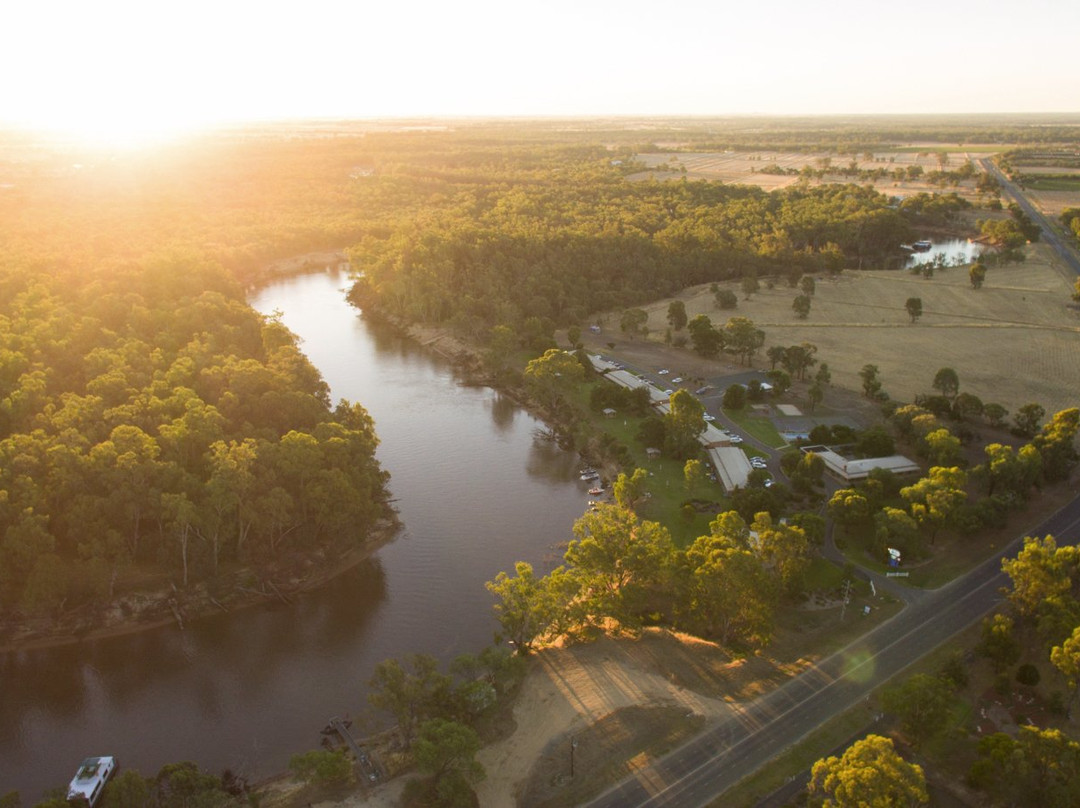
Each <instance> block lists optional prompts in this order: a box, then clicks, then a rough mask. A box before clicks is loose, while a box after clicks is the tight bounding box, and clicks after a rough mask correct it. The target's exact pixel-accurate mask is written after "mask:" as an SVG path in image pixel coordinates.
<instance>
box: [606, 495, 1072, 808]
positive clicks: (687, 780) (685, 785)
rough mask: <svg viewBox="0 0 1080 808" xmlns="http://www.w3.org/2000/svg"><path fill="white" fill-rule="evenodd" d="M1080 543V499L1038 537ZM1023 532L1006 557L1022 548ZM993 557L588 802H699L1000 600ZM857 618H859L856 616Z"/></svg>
mask: <svg viewBox="0 0 1080 808" xmlns="http://www.w3.org/2000/svg"><path fill="white" fill-rule="evenodd" d="M1045 534H1053V535H1054V536H1056V537H1057V538H1058V541H1059V542H1064V541H1069V542H1077V541H1080V496H1078V497H1077V498H1076V499H1074V500H1072V501H1071V502H1070V503H1069V504H1068V505H1066V506H1065V507H1064V508H1062V509H1061V510H1060V511H1058V512H1057V513H1056V514H1054V515H1053V516H1051V517H1050V518H1048V519H1047V520H1046V521H1045V522H1043V523H1042V524H1041V525H1039V527H1038V528H1037V529H1035V530H1034V531H1033V535H1039V536H1041V535H1045ZM1021 543H1022V539H1020V538H1017V539H1016V540H1015V541H1013V542H1012V543H1011V544H1010V545H1009V546H1008V547H1007V548H1005V551H1004V553H1003V555H1006V556H1011V555H1014V554H1015V553H1016V552H1017V551H1018V550H1019V549H1020V546H1021ZM1000 559H1001V556H997V555H995V556H994V557H993V558H991V559H989V560H988V561H986V562H985V563H983V564H982V565H980V566H979V567H978V568H976V569H975V570H973V571H972V572H970V573H968V574H967V575H966V576H964V577H963V578H960V579H957V580H955V581H953V582H952V583H950V584H948V585H947V586H945V587H942V588H941V589H938V590H935V591H933V592H930V593H928V594H927V596H926V597H924V598H922V599H920V600H918V601H917V602H915V603H912V604H911V605H909V606H908V607H907V608H905V609H904V610H903V611H902V612H900V613H899V614H897V615H896V616H895V617H893V618H892V619H890V620H889V621H888V622H886V623H884V624H882V625H881V626H879V627H878V628H876V629H875V630H873V631H871V632H870V633H868V634H867V635H865V636H864V637H862V638H860V639H859V640H857V641H855V642H853V643H852V644H851V645H849V646H848V647H847V648H845V649H843V650H842V651H839V652H837V653H836V654H833V655H832V656H830V657H828V658H827V659H825V660H823V661H822V662H821V663H820V664H818V665H816V666H814V667H813V668H811V669H810V670H808V671H806V672H805V673H803V674H801V675H800V676H798V677H796V678H795V679H792V680H791V681H789V682H787V683H786V684H785V685H784V686H783V687H780V688H778V689H777V690H774V691H772V692H771V693H769V694H768V695H766V696H764V697H762V698H760V699H758V700H757V701H754V702H751V703H749V704H746V705H742V706H739V707H737V708H736V712H734V713H733V714H732V715H731V716H730V717H729V718H727V719H725V720H723V721H721V722H720V723H718V724H715V725H713V726H712V727H711V728H710V729H708V730H706V731H705V732H704V733H703V734H702V735H700V736H698V737H697V738H695V739H694V740H692V741H690V742H689V743H687V744H685V745H684V746H682V747H681V748H679V749H677V750H676V751H674V752H672V753H671V754H669V755H667V756H665V757H664V758H662V759H660V760H659V761H657V762H656V763H655V764H653V765H651V766H649V767H647V768H645V769H643V770H640V771H638V772H637V773H636V774H635V775H634V776H633V777H632V778H630V779H628V780H624V781H623V782H622V783H620V784H618V785H617V786H614V787H613V788H611V789H610V790H608V791H607V792H605V793H604V794H602V795H601V796H600V797H598V798H597V799H595V800H593V801H592V802H591V803H589V804H588V805H589V806H590V808H636V807H638V806H649V807H650V808H652V807H653V806H665V807H670V806H680V808H699V807H700V806H704V805H707V804H708V803H709V802H710V801H712V800H713V799H715V798H716V797H717V796H719V795H721V794H723V793H724V792H725V791H726V790H727V789H729V788H731V787H732V786H734V785H735V784H736V783H738V782H739V781H740V780H742V779H743V778H744V777H746V776H747V775H749V774H751V773H753V772H754V771H757V770H758V769H759V768H761V767H762V766H763V765H764V764H765V763H767V762H768V761H769V760H771V759H772V758H773V757H774V756H776V755H777V754H779V753H780V752H782V751H783V750H784V749H786V748H787V747H788V746H790V745H791V744H793V743H795V742H796V741H798V740H799V739H801V738H802V737H804V736H805V735H806V734H808V733H809V732H811V731H812V730H814V729H816V728H817V727H818V726H820V725H821V724H822V723H824V722H825V721H827V720H828V719H830V718H831V717H833V716H834V715H836V714H838V713H841V712H843V711H844V710H846V709H848V708H850V707H852V706H854V705H855V704H857V703H858V702H859V701H860V700H861V699H864V698H866V697H867V696H868V695H869V694H870V693H871V692H872V691H873V690H874V689H875V688H877V687H878V686H880V685H881V684H883V683H884V682H886V681H887V680H888V679H890V678H891V677H893V676H895V675H896V674H897V673H899V672H900V671H902V670H903V669H904V668H905V667H907V666H908V665H909V664H911V663H912V662H914V661H915V660H917V659H918V658H920V657H922V656H923V655H925V654H926V653H928V652H929V651H931V650H933V649H934V648H936V647H937V646H939V645H941V644H943V643H944V642H946V641H947V640H948V639H949V638H950V637H952V636H954V635H955V634H957V633H958V632H960V631H962V630H964V629H965V628H967V627H968V626H970V625H972V624H973V623H975V622H976V621H978V620H979V619H980V618H981V617H983V616H984V615H986V613H987V612H989V611H990V610H991V609H993V608H994V607H996V606H997V605H998V604H999V603H1000V602H1001V600H1002V594H1001V589H1002V587H1003V586H1005V585H1006V584H1007V583H1008V578H1007V577H1006V576H1005V575H1004V573H1002V572H1001V560H1000ZM853 619H858V618H857V617H854V618H853Z"/></svg>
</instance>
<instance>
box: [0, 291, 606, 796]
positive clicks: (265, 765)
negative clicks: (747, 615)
mask: <svg viewBox="0 0 1080 808" xmlns="http://www.w3.org/2000/svg"><path fill="white" fill-rule="evenodd" d="M346 283H347V279H346V278H345V277H344V276H341V275H334V274H315V275H306V276H303V277H300V278H293V279H288V280H283V281H281V282H279V283H276V284H274V285H272V286H270V287H267V288H265V289H263V290H261V291H259V292H258V293H256V294H254V295H253V297H252V299H251V303H252V305H253V306H254V307H255V308H256V309H258V310H260V311H263V312H267V313H269V312H272V311H274V310H275V309H278V310H280V311H281V312H282V314H283V320H284V322H285V324H286V325H288V326H289V328H291V329H292V330H293V331H295V332H296V333H298V334H299V335H300V336H301V337H302V338H303V340H304V342H303V346H302V347H303V349H304V351H305V353H307V355H308V356H309V357H310V358H311V360H312V362H314V364H315V365H316V366H317V367H318V368H319V369H320V370H321V371H322V373H323V376H324V377H325V378H326V380H327V382H328V383H329V384H330V386H331V388H332V391H333V396H334V398H335V399H337V398H348V399H349V400H350V401H358V402H360V403H362V404H363V405H364V406H365V407H367V408H368V410H369V411H370V412H371V414H372V416H373V417H374V418H375V427H376V431H377V432H378V435H379V438H380V440H381V442H382V443H381V445H380V447H379V452H378V455H379V459H380V461H381V462H382V464H383V466H384V468H386V469H387V470H388V471H389V472H390V473H391V475H392V479H391V483H390V487H391V490H392V493H393V496H394V497H395V498H396V500H397V501H396V503H395V504H396V506H397V508H398V510H399V513H400V516H401V519H402V523H403V525H404V527H403V530H402V532H401V534H400V535H399V536H398V538H397V539H396V540H395V541H394V542H393V543H392V544H390V545H387V546H386V547H384V548H383V549H382V550H380V551H379V552H378V553H376V554H375V556H374V557H372V558H371V559H370V560H368V561H367V562H365V563H363V564H361V565H360V566H359V567H358V568H356V569H355V570H353V571H351V572H349V573H347V574H346V575H343V576H341V577H340V578H338V579H336V580H335V581H333V582H332V583H330V584H329V585H328V586H326V587H325V588H324V589H321V590H320V591H318V592H315V593H311V594H308V595H305V596H304V597H303V598H301V599H300V600H299V601H298V602H297V603H296V604H295V605H294V606H283V605H280V604H275V605H267V606H265V607H258V608H252V609H248V610H244V611H240V612H237V613H235V614H228V615H225V614H223V615H219V616H215V617H212V618H208V619H206V620H204V621H202V622H199V623H196V624H194V625H191V626H189V627H188V629H187V630H186V631H179V630H178V629H176V628H175V627H168V628H163V629H157V630H152V631H148V632H144V633H140V634H135V635H130V636H126V637H118V638H112V639H108V640H100V641H95V642H85V643H80V644H78V645H72V646H66V647H59V648H54V649H44V650H36V651H21V652H15V653H10V654H6V655H0V795H2V794H3V793H6V792H7V791H9V790H12V789H19V790H20V791H21V793H22V797H23V804H24V805H28V804H33V803H34V802H35V801H37V800H38V799H39V797H40V796H41V794H42V791H43V790H44V789H46V788H52V787H56V786H64V785H66V783H67V781H68V780H69V779H70V777H71V775H72V774H73V773H74V770H75V767H76V766H77V764H78V762H79V761H80V760H82V758H83V757H86V756H88V755H104V754H110V755H118V756H119V757H120V762H121V765H122V766H126V767H133V768H136V769H138V770H139V771H141V772H142V773H143V774H144V775H150V774H154V773H156V772H157V770H158V769H159V768H160V767H161V766H162V765H163V764H164V763H168V762H174V761H181V760H193V761H195V762H197V763H198V764H200V765H201V766H203V767H204V768H206V769H208V770H210V771H214V772H220V771H221V770H222V769H224V768H226V767H228V768H232V769H233V770H234V771H237V772H239V773H243V774H246V775H248V776H249V777H261V776H266V775H268V774H272V773H274V772H277V771H281V770H283V769H284V768H285V767H286V765H287V763H288V759H289V756H290V755H292V754H294V753H296V752H302V751H305V750H307V749H312V748H315V747H317V746H318V744H319V740H320V735H319V730H320V729H321V728H322V727H323V726H324V725H325V723H326V720H327V718H329V717H330V716H332V715H336V714H340V713H350V714H351V715H352V716H353V717H354V719H356V721H357V728H359V731H361V732H363V731H364V729H365V728H373V727H375V726H377V725H381V723H382V722H383V721H384V720H385V719H384V717H382V716H376V715H374V714H373V713H372V712H371V711H370V709H369V708H367V706H366V697H365V694H366V683H367V680H368V679H369V677H370V676H371V672H372V669H373V668H374V666H375V664H376V663H378V662H379V661H381V660H383V659H386V658H388V657H402V656H404V655H405V654H408V653H412V652H423V653H430V654H434V655H436V656H439V657H441V658H444V659H446V658H449V657H452V656H453V655H455V654H457V653H460V652H463V651H479V650H480V649H481V648H482V647H483V646H484V645H485V644H487V643H489V642H491V639H492V635H493V632H494V630H495V623H494V620H493V619H492V616H491V603H492V601H491V597H490V595H489V594H488V593H487V591H486V590H485V589H484V582H485V581H488V580H490V579H492V578H493V577H494V576H495V575H496V574H497V573H498V572H499V571H500V570H510V569H511V568H512V566H513V563H514V562H515V561H517V560H526V561H529V562H531V563H533V565H534V566H535V567H537V569H538V570H539V571H544V572H546V571H547V570H548V569H550V568H551V567H552V566H554V564H555V562H556V560H557V556H558V555H559V551H558V550H557V549H556V545H557V544H558V543H560V542H563V541H566V540H567V539H568V538H569V537H570V527H571V525H572V523H573V521H574V519H576V518H577V517H578V516H580V515H581V513H582V511H583V508H584V505H585V503H586V500H587V499H588V496H587V494H586V492H585V486H584V484H582V483H581V482H580V481H578V479H577V474H576V469H577V468H578V465H579V461H578V460H577V458H576V457H574V456H573V455H571V454H569V453H566V452H563V451H561V450H559V449H557V448H556V447H553V446H552V445H551V444H549V443H546V442H542V441H537V440H536V439H535V438H534V431H535V430H536V429H537V428H538V427H539V426H540V424H539V423H538V422H537V421H536V420H535V419H533V418H532V417H531V416H529V415H528V414H527V413H525V412H523V411H521V410H519V409H518V408H517V407H516V406H515V405H514V404H513V403H512V402H510V401H508V400H506V399H505V398H503V397H501V396H500V395H499V394H497V393H496V392H494V391H492V390H489V389H486V388H473V387H464V386H462V385H460V384H459V383H458V381H457V380H456V379H455V378H454V375H453V372H452V369H451V368H450V367H449V365H448V364H446V363H445V362H442V361H441V360H439V359H438V358H435V357H432V356H431V355H430V354H428V353H426V352H424V351H422V350H420V349H418V348H417V347H416V346H414V345H413V344H411V343H409V342H407V341H405V340H403V339H401V338H400V337H398V336H397V335H396V334H394V333H391V332H390V331H388V330H386V329H384V328H379V327H376V326H373V325H372V324H370V323H368V322H367V321H365V320H364V319H363V318H361V317H359V316H358V315H357V312H356V310H355V309H352V308H351V307H350V306H349V305H348V304H347V303H346V302H345V300H344V296H343V294H342V292H341V288H342V287H343V286H344V285H345V284H346ZM354 729H355V728H354Z"/></svg>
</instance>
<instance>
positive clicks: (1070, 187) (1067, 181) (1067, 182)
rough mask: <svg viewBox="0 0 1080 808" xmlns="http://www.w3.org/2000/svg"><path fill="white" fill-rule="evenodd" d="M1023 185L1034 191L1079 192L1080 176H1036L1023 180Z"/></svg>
mask: <svg viewBox="0 0 1080 808" xmlns="http://www.w3.org/2000/svg"><path fill="white" fill-rule="evenodd" d="M1024 186H1025V187H1027V188H1031V189H1032V190H1035V191H1071V192H1074V193H1080V176H1075V175H1073V176H1063V177H1036V178H1035V179H1028V180H1025V181H1024Z"/></svg>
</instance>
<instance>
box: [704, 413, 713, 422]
mask: <svg viewBox="0 0 1080 808" xmlns="http://www.w3.org/2000/svg"><path fill="white" fill-rule="evenodd" d="M705 420H706V421H707V422H709V423H712V422H713V421H715V420H716V416H715V415H709V414H708V413H705Z"/></svg>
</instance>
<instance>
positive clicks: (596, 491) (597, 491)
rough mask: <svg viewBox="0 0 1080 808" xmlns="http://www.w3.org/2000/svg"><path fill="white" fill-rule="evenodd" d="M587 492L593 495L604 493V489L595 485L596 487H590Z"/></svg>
mask: <svg viewBox="0 0 1080 808" xmlns="http://www.w3.org/2000/svg"><path fill="white" fill-rule="evenodd" d="M589 493H590V494H592V495H593V496H594V497H595V496H597V495H598V494H602V493H604V489H603V488H601V487H600V486H597V487H596V488H590V489H589Z"/></svg>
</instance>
